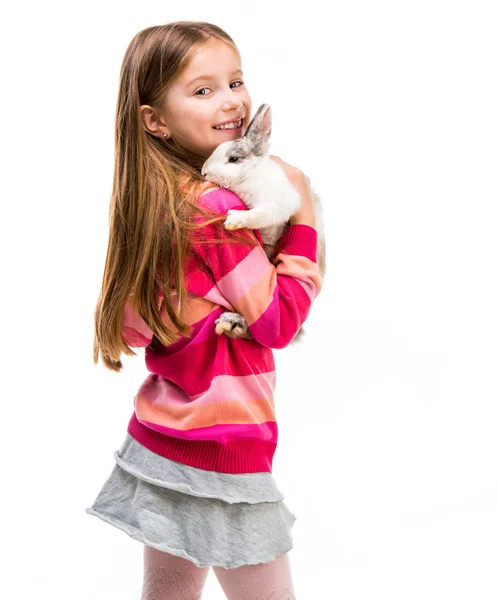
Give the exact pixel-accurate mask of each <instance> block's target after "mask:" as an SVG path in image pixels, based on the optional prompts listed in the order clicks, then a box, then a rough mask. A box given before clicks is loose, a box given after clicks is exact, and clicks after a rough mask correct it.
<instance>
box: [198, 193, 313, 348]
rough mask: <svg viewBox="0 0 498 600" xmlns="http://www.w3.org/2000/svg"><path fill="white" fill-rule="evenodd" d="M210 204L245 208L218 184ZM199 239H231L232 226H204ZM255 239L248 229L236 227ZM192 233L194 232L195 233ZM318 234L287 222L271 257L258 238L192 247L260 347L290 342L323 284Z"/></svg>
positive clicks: (240, 201) (217, 206) (229, 207)
mask: <svg viewBox="0 0 498 600" xmlns="http://www.w3.org/2000/svg"><path fill="white" fill-rule="evenodd" d="M209 198H210V200H211V201H212V202H213V203H214V206H213V207H214V208H216V209H217V210H219V211H220V212H221V213H224V214H226V213H227V211H228V210H229V209H236V210H248V208H247V207H246V205H245V204H244V203H243V202H242V200H241V199H240V198H239V197H238V196H237V195H236V194H234V193H233V192H231V191H229V190H226V189H219V190H218V191H217V193H215V192H213V193H211V194H210V195H209ZM198 232H201V235H202V237H201V238H200V239H203V238H204V239H229V238H230V237H232V236H233V234H232V232H231V231H230V230H220V229H218V228H217V227H215V226H214V225H208V226H206V227H205V228H203V229H200V230H198ZM240 232H243V234H244V235H245V236H247V238H248V239H253V240H256V241H257V237H256V234H255V232H254V231H253V230H252V229H239V233H240ZM195 235H198V233H197V232H196V234H195ZM317 243H318V234H317V231H316V229H315V228H313V227H311V226H309V225H306V224H294V225H289V227H288V228H287V230H286V231H285V232H284V234H283V235H282V237H281V238H280V240H279V242H278V245H279V249H280V250H279V253H278V254H277V255H276V256H275V257H274V258H273V261H272V262H270V261H269V260H268V257H267V255H266V253H265V251H264V250H263V247H262V246H261V245H260V244H259V243H258V245H256V246H249V245H246V244H232V243H227V244H223V243H215V244H196V245H195V249H196V252H197V253H198V254H199V256H200V257H201V259H202V260H203V262H204V263H205V264H206V265H207V267H208V268H209V270H210V271H211V273H212V278H213V281H214V282H215V284H216V287H217V288H218V290H219V291H220V292H221V293H222V295H223V296H224V297H225V298H226V300H227V301H228V302H229V303H230V304H231V305H232V306H233V308H234V312H237V313H239V314H241V315H242V316H243V317H244V318H245V320H246V322H247V325H248V329H249V331H250V333H251V335H252V337H253V338H254V339H255V340H256V341H257V342H259V343H260V344H262V345H264V346H268V347H270V348H284V347H285V346H287V345H289V344H290V343H291V342H292V340H293V339H294V337H295V336H296V334H297V332H298V331H299V329H300V327H301V326H302V324H303V323H304V322H305V320H306V318H307V317H308V314H309V312H310V308H311V304H312V303H313V301H314V299H315V298H316V297H317V296H318V294H319V293H320V291H321V289H322V284H323V280H322V277H321V276H320V273H319V271H318V266H317V256H316V255H317Z"/></svg>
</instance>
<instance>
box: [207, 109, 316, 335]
mask: <svg viewBox="0 0 498 600" xmlns="http://www.w3.org/2000/svg"><path fill="white" fill-rule="evenodd" d="M270 134H271V109H270V106H269V105H268V104H262V105H261V106H260V107H259V108H258V110H257V112H256V114H255V115H254V117H253V118H252V120H251V122H250V123H249V125H248V127H247V130H246V132H245V134H244V136H243V137H241V138H237V139H235V140H229V141H227V142H222V143H221V144H220V145H219V146H218V147H217V148H216V149H215V150H214V152H213V153H212V154H211V156H210V157H209V158H208V159H207V160H206V162H205V163H204V164H203V166H202V171H201V172H202V175H203V176H204V177H205V179H206V180H208V181H211V182H213V183H215V184H217V185H219V186H220V187H223V188H226V189H229V190H231V191H232V192H234V193H235V194H237V196H239V198H240V199H241V200H242V201H243V202H244V204H245V205H246V206H247V207H248V209H249V210H229V211H228V213H227V215H228V216H227V218H226V220H225V222H224V226H225V229H230V230H232V229H240V228H242V227H247V228H249V229H259V233H260V235H261V239H262V241H263V244H264V248H265V252H266V254H267V256H268V258H269V259H270V260H272V258H273V255H274V253H275V245H276V243H277V242H278V240H279V239H280V237H281V236H282V234H283V233H284V231H285V230H286V228H287V226H288V225H289V219H290V217H291V215H293V214H294V213H296V212H297V211H298V210H299V208H300V206H301V197H300V195H299V192H298V191H297V190H296V188H295V187H294V186H293V185H292V183H291V182H290V181H289V179H288V177H287V175H286V174H285V172H284V170H283V169H282V168H281V167H280V165H279V164H278V163H277V162H276V161H274V160H273V159H272V158H271V157H270V155H269V153H268V150H269V147H270V142H269V141H268V140H269V138H270ZM312 198H313V206H314V209H315V219H316V230H317V234H318V247H317V265H318V270H319V272H320V275H321V276H322V278H323V277H324V275H325V270H326V248H325V234H324V223H323V209H322V204H321V201H320V198H319V196H318V195H317V194H316V193H315V192H314V191H313V190H312ZM215 322H216V332H217V333H218V334H220V335H221V334H222V333H225V334H226V335H228V336H230V337H234V338H239V337H243V338H246V339H252V335H251V333H250V332H249V330H248V327H247V323H246V321H245V319H244V317H243V316H242V315H240V314H238V313H232V312H225V313H223V314H222V315H221V317H220V318H219V319H217V320H216V321H215ZM302 333H304V331H303V328H302V327H301V328H300V329H299V331H298V333H297V334H296V336H295V338H294V340H293V342H294V341H296V340H297V339H298V337H299V335H300V334H302Z"/></svg>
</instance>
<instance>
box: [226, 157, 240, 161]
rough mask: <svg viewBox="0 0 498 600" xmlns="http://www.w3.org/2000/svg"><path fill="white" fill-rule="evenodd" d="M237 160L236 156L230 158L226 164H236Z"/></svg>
mask: <svg viewBox="0 0 498 600" xmlns="http://www.w3.org/2000/svg"><path fill="white" fill-rule="evenodd" d="M238 160H239V159H238V157H237V156H230V158H229V159H228V162H237V161H238Z"/></svg>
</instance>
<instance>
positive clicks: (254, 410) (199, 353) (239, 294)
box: [122, 188, 322, 473]
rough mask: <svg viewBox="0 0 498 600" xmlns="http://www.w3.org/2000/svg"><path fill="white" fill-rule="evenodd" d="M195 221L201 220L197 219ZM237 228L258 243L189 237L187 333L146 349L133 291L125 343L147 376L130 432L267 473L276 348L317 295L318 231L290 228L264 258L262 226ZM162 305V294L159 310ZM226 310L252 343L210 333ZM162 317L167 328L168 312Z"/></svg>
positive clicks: (179, 451)
mask: <svg viewBox="0 0 498 600" xmlns="http://www.w3.org/2000/svg"><path fill="white" fill-rule="evenodd" d="M201 200H202V202H203V203H204V204H206V205H208V206H211V207H212V208H215V209H216V210H217V211H218V212H221V213H223V214H226V213H227V211H228V210H229V209H237V210H247V207H246V206H245V204H244V203H243V202H242V200H241V199H240V198H239V197H238V196H237V195H236V194H234V193H233V192H231V191H229V190H227V189H224V188H217V189H215V190H213V191H211V192H208V193H206V194H204V195H202V196H201V197H200V198H199V199H198V201H201ZM196 218H197V220H198V222H200V221H202V216H200V215H199V216H198V217H196ZM239 231H244V232H245V233H246V234H247V236H248V237H251V238H253V239H257V240H258V241H259V244H258V245H257V246H249V245H246V244H228V243H227V244H223V243H218V244H207V245H202V244H198V243H197V241H198V239H201V238H200V237H199V238H197V236H198V235H200V236H203V237H204V236H205V239H213V238H214V239H218V238H220V237H221V238H222V239H227V238H230V237H231V236H233V233H232V232H230V231H229V230H224V231H221V230H219V229H218V228H217V227H215V226H214V225H208V226H207V227H206V228H205V229H201V230H199V232H200V233H198V232H195V233H193V235H194V238H193V242H194V246H193V255H192V257H191V258H190V259H189V262H188V265H187V266H188V269H187V282H188V283H187V289H188V292H189V296H190V300H189V306H188V310H186V311H185V316H186V320H187V323H188V324H189V325H193V331H192V335H191V337H189V338H188V337H185V336H182V337H181V338H180V339H179V340H178V341H177V342H175V343H174V344H172V345H170V346H163V345H162V344H158V343H157V340H155V344H154V345H151V342H152V337H153V335H152V331H151V330H150V329H149V327H148V326H147V325H146V323H145V322H144V321H143V320H142V319H141V318H140V317H139V316H138V315H136V314H134V311H133V308H132V306H131V297H130V300H129V301H128V303H127V305H126V307H125V312H124V317H123V327H122V332H123V337H124V339H125V341H126V343H127V344H128V345H129V346H130V347H135V348H136V347H145V363H146V366H147V369H148V371H150V375H148V376H147V377H146V379H145V381H144V382H143V383H142V385H141V386H140V387H139V389H138V392H137V394H136V396H135V398H134V412H133V414H132V417H131V419H130V422H129V424H128V433H129V434H130V435H131V436H132V437H134V438H135V439H136V440H137V441H138V442H140V443H141V444H143V445H144V446H145V447H147V448H148V449H150V450H152V451H153V452H155V453H157V454H160V455H162V456H165V457H167V458H169V459H171V460H174V461H177V462H181V463H184V464H186V465H190V466H193V467H197V468H200V469H205V470H209V471H218V472H223V473H253V472H261V471H267V472H270V473H271V471H272V461H273V455H274V453H275V450H276V446H277V441H278V427H277V421H276V418H275V403H274V391H275V383H276V372H275V362H274V357H273V352H272V350H273V348H285V347H286V346H288V345H289V344H290V343H291V342H292V340H293V339H294V337H295V335H296V333H297V332H298V330H299V328H300V327H301V325H302V324H303V323H304V321H305V320H306V318H307V317H308V314H309V312H310V308H311V304H312V302H313V300H314V299H315V298H316V297H317V295H318V294H319V293H320V291H321V288H322V278H321V276H320V274H319V272H318V268H317V264H316V260H317V258H316V252H317V232H316V229H314V228H313V227H310V226H308V225H290V226H289V227H288V228H287V230H286V231H285V233H284V234H283V235H282V237H281V238H280V242H279V244H280V252H279V253H278V254H277V255H276V256H275V258H274V259H273V260H272V261H270V260H268V258H267V255H266V253H265V251H264V250H263V246H262V241H261V236H260V234H259V231H257V230H250V229H244V230H239ZM161 302H162V298H158V303H159V306H161ZM226 311H230V312H237V313H239V314H241V315H243V316H244V317H245V319H246V321H247V324H248V327H249V331H250V332H251V334H252V336H253V339H252V340H247V339H242V338H238V339H233V338H230V337H228V336H226V335H225V334H223V335H218V334H217V333H216V332H215V323H214V321H215V320H216V319H217V318H218V317H219V316H220V315H221V314H222V313H224V312H226ZM163 315H164V320H165V322H166V323H169V324H170V325H171V321H170V319H169V317H168V315H167V312H166V311H164V312H163ZM171 326H172V325H171Z"/></svg>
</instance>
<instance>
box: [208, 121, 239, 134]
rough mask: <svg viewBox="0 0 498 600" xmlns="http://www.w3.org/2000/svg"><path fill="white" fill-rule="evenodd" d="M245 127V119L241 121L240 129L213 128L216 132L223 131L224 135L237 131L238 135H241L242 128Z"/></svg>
mask: <svg viewBox="0 0 498 600" xmlns="http://www.w3.org/2000/svg"><path fill="white" fill-rule="evenodd" d="M243 125H244V119H240V126H239V127H227V128H226V129H216V128H215V127H213V129H214V130H215V131H221V132H222V133H226V132H227V131H228V132H230V131H235V132H236V133H240V132H241V131H242V127H243Z"/></svg>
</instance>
